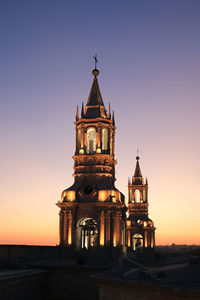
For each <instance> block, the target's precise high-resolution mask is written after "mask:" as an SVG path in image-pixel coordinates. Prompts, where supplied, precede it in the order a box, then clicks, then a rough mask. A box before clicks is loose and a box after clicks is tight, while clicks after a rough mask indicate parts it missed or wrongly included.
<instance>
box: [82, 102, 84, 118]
mask: <svg viewBox="0 0 200 300" xmlns="http://www.w3.org/2000/svg"><path fill="white" fill-rule="evenodd" d="M81 118H84V103H83V102H82V108H81Z"/></svg>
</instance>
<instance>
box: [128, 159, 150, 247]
mask: <svg viewBox="0 0 200 300" xmlns="http://www.w3.org/2000/svg"><path fill="white" fill-rule="evenodd" d="M139 159H140V158H139V156H137V157H136V168H135V173H134V176H133V177H132V180H130V179H129V181H128V214H129V217H128V219H127V221H126V229H127V235H126V238H127V246H128V247H129V248H132V249H133V250H134V251H136V250H137V251H141V250H145V248H149V249H151V248H154V246H155V227H154V223H153V221H152V220H150V219H149V217H148V205H149V204H148V182H147V179H146V182H145V183H144V179H143V177H142V172H141V170H140V164H139Z"/></svg>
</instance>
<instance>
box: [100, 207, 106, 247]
mask: <svg viewBox="0 0 200 300" xmlns="http://www.w3.org/2000/svg"><path fill="white" fill-rule="evenodd" d="M104 222H105V217H104V211H103V210H102V211H101V215H100V239H99V244H100V246H104V244H105V232H104V231H105V223H104Z"/></svg>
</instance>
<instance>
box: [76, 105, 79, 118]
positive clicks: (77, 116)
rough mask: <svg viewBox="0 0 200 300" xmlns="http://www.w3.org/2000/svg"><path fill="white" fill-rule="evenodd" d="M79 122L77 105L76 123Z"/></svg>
mask: <svg viewBox="0 0 200 300" xmlns="http://www.w3.org/2000/svg"><path fill="white" fill-rule="evenodd" d="M78 120H79V111H78V105H77V109H76V121H78Z"/></svg>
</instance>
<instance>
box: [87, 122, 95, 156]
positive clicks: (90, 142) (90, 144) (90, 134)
mask: <svg viewBox="0 0 200 300" xmlns="http://www.w3.org/2000/svg"><path fill="white" fill-rule="evenodd" d="M94 152H96V130H95V129H94V128H89V129H88V130H87V153H94Z"/></svg>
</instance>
